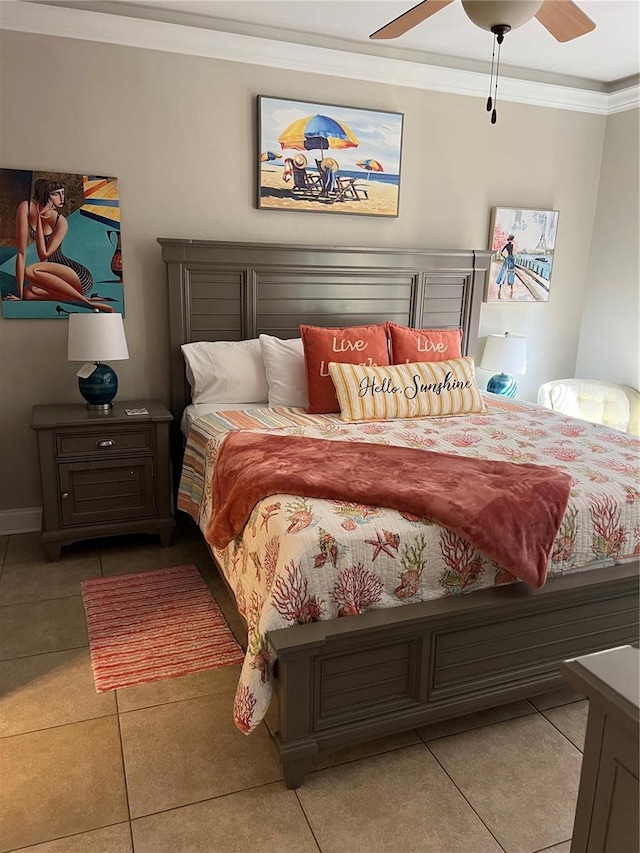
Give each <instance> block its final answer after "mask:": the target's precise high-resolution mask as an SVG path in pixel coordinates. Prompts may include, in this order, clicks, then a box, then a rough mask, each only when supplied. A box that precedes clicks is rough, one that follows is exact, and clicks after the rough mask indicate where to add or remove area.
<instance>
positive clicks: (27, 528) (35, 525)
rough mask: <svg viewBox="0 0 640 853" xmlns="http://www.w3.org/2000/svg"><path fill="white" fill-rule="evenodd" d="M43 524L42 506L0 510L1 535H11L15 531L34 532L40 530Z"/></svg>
mask: <svg viewBox="0 0 640 853" xmlns="http://www.w3.org/2000/svg"><path fill="white" fill-rule="evenodd" d="M41 524H42V507H41V506H30V507H25V508H24V509H5V510H0V536H11V535H12V534H14V533H33V532H34V531H38V530H40V526H41Z"/></svg>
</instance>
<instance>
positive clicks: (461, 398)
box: [329, 356, 485, 421]
mask: <svg viewBox="0 0 640 853" xmlns="http://www.w3.org/2000/svg"><path fill="white" fill-rule="evenodd" d="M329 374H330V375H331V379H332V380H333V384H334V385H335V389H336V395H337V397H338V402H339V404H340V417H341V419H342V420H343V421H366V420H389V419H394V418H424V417H436V418H437V417H446V416H449V415H466V414H472V413H476V412H484V411H485V405H484V402H483V399H482V394H481V393H480V389H479V388H478V385H477V383H476V377H475V368H474V361H473V358H472V357H471V356H465V357H464V358H455V359H451V360H449V361H437V362H414V363H413V364H394V365H389V366H379V367H378V366H376V367H367V366H365V365H360V364H339V363H336V362H331V363H330V364H329Z"/></svg>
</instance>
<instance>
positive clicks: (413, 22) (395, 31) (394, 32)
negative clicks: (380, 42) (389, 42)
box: [369, 0, 453, 39]
mask: <svg viewBox="0 0 640 853" xmlns="http://www.w3.org/2000/svg"><path fill="white" fill-rule="evenodd" d="M449 3H453V0H423V2H422V3H418V5H417V6H414V7H413V9H409V11H408V12H403V14H402V15H399V16H398V17H397V18H394V19H393V21H390V22H389V23H388V24H385V25H384V27H381V28H380V29H379V30H376V31H375V33H371V35H370V36H369V38H370V39H395V38H398V36H401V35H403V34H404V33H406V32H407V31H408V30H410V29H412V28H413V27H417V25H418V24H421V23H422V22H423V21H425V20H426V19H427V18H430V17H431V15H435V13H436V12H439V11H440V9H444V7H445V6H448V5H449Z"/></svg>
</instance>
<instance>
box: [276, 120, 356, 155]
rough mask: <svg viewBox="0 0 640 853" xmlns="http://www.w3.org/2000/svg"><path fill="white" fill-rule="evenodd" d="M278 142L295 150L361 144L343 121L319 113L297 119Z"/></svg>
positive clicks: (282, 146) (340, 147)
mask: <svg viewBox="0 0 640 853" xmlns="http://www.w3.org/2000/svg"><path fill="white" fill-rule="evenodd" d="M278 142H279V143H280V147H281V148H293V149H294V150H295V151H315V150H320V151H327V150H328V149H329V148H333V149H336V150H340V149H344V148H357V147H358V145H359V144H360V143H359V142H358V140H357V138H356V137H355V135H354V133H353V131H352V130H350V129H349V128H348V127H347V125H346V124H345V123H344V122H343V121H338V120H337V119H335V118H330V116H323V115H319V114H317V115H314V116H305V117H304V118H299V119H296V121H294V122H292V123H291V124H290V125H289V127H287V128H286V130H284V131H283V132H282V133H281V134H280V136H279V137H278Z"/></svg>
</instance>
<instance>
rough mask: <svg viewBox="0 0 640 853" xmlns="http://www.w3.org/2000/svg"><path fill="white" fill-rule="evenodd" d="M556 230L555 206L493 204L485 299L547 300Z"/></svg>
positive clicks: (491, 300)
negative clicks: (530, 206) (505, 205)
mask: <svg viewBox="0 0 640 853" xmlns="http://www.w3.org/2000/svg"><path fill="white" fill-rule="evenodd" d="M557 231H558V211H557V210H530V209H526V208H516V207H494V209H493V211H492V215H491V228H490V233H489V248H490V249H491V250H492V251H493V257H492V258H491V270H490V273H489V278H488V281H487V287H486V292H485V302H548V301H549V292H550V288H551V271H552V269H553V262H554V257H555V251H556V233H557Z"/></svg>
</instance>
